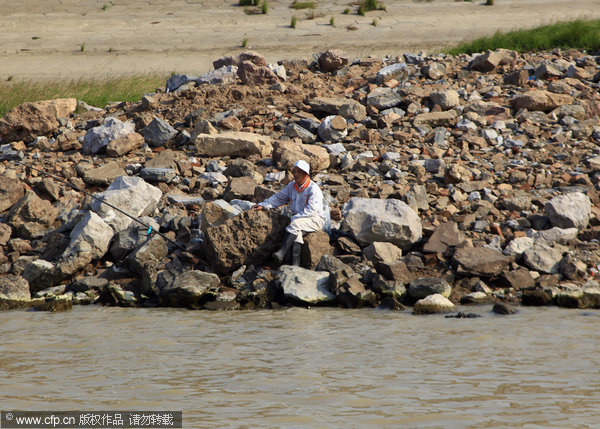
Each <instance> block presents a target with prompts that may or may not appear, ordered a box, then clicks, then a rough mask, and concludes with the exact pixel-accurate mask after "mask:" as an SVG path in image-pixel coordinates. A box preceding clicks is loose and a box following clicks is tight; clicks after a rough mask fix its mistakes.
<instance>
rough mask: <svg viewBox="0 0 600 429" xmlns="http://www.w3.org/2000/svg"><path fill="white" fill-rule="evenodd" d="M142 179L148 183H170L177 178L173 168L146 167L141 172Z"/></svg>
mask: <svg viewBox="0 0 600 429" xmlns="http://www.w3.org/2000/svg"><path fill="white" fill-rule="evenodd" d="M140 177H141V178H142V179H144V180H147V181H148V182H164V183H170V182H172V181H173V180H174V179H175V178H176V177H177V170H175V169H173V168H160V167H146V168H144V169H142V171H140Z"/></svg>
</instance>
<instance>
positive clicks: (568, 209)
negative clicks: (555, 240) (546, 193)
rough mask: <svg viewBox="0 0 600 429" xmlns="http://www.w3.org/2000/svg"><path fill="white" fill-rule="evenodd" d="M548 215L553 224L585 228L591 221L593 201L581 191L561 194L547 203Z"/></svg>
mask: <svg viewBox="0 0 600 429" xmlns="http://www.w3.org/2000/svg"><path fill="white" fill-rule="evenodd" d="M544 208H545V210H546V216H548V218H549V219H550V223H552V226H555V227H559V228H579V229H583V228H585V227H587V226H588V224H589V222H590V215H591V214H592V202H591V201H590V199H589V197H588V196H587V195H585V194H583V193H581V192H573V193H569V194H564V195H559V196H558V197H554V198H552V199H551V200H550V201H548V202H547V203H546V205H545V207H544Z"/></svg>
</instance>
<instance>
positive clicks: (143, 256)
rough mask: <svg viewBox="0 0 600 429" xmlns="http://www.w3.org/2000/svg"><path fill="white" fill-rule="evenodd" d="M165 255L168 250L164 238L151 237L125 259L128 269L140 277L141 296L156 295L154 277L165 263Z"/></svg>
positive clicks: (158, 236)
mask: <svg viewBox="0 0 600 429" xmlns="http://www.w3.org/2000/svg"><path fill="white" fill-rule="evenodd" d="M167 254H168V248H167V243H166V242H165V240H164V238H162V237H161V236H160V235H153V236H151V237H150V238H149V239H148V240H147V241H146V242H145V243H143V244H142V245H141V246H140V247H138V248H137V249H136V250H135V251H134V252H133V253H131V254H130V255H129V256H128V257H127V260H126V261H127V265H128V267H129V269H130V270H131V271H133V272H134V273H136V274H138V275H140V276H141V280H142V287H141V292H142V293H143V294H146V295H153V294H156V289H157V287H156V284H155V282H156V277H157V275H158V273H159V271H160V270H161V266H162V265H163V264H164V263H165V260H166V258H167Z"/></svg>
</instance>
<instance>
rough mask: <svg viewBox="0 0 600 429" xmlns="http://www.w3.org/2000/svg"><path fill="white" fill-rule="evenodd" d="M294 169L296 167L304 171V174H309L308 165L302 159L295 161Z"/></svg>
mask: <svg viewBox="0 0 600 429" xmlns="http://www.w3.org/2000/svg"><path fill="white" fill-rule="evenodd" d="M294 167H298V168H299V169H300V170H302V171H304V172H305V173H306V174H310V165H308V162H306V161H304V160H302V159H301V160H299V161H296V163H295V164H294Z"/></svg>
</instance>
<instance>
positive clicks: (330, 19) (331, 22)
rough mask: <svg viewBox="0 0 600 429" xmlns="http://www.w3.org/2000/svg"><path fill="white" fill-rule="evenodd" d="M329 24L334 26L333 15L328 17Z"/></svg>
mask: <svg viewBox="0 0 600 429" xmlns="http://www.w3.org/2000/svg"><path fill="white" fill-rule="evenodd" d="M329 25H331V26H332V27H335V18H334V17H333V16H332V17H331V18H329Z"/></svg>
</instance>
